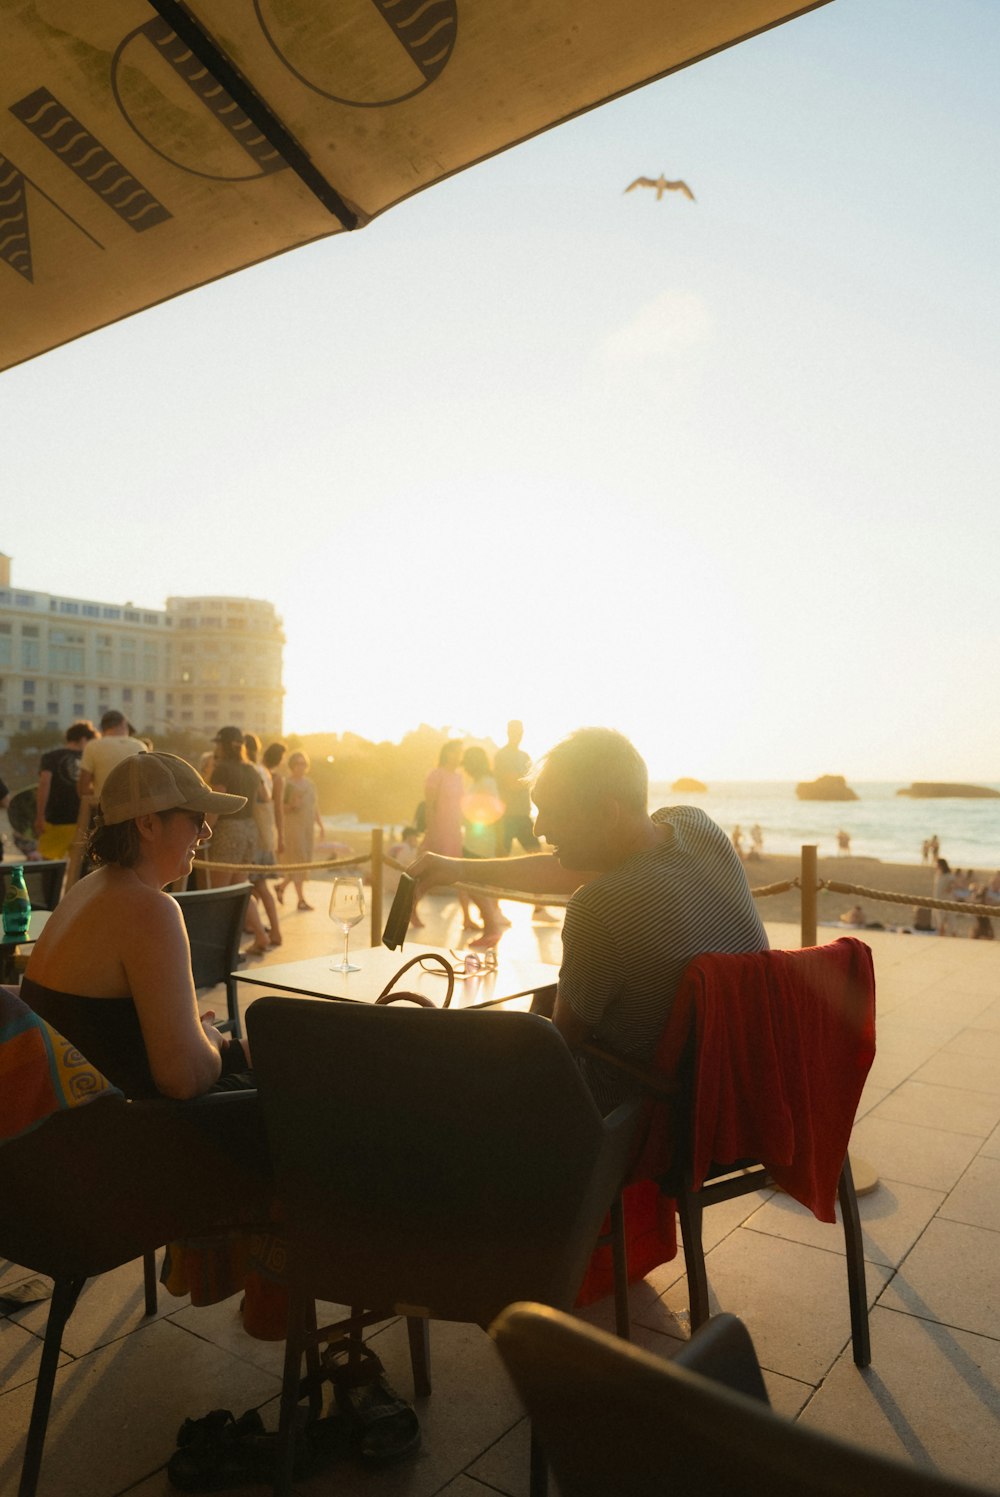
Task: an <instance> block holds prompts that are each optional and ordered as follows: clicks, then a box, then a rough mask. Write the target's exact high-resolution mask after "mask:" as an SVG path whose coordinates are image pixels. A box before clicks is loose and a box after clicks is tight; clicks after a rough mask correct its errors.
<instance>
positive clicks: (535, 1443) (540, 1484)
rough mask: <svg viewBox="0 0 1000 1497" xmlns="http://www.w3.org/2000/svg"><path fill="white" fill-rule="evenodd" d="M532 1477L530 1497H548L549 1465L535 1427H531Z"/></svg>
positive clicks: (529, 1483)
mask: <svg viewBox="0 0 1000 1497" xmlns="http://www.w3.org/2000/svg"><path fill="white" fill-rule="evenodd" d="M530 1462H531V1465H530V1472H531V1474H530V1476H529V1478H528V1497H548V1490H549V1463H548V1461H547V1460H546V1459H545V1451H544V1450H543V1449H542V1445H541V1441H540V1440H539V1438H538V1436H537V1435H536V1434H535V1426H534V1425H532V1426H531V1456H530Z"/></svg>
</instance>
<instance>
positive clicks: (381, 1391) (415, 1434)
mask: <svg viewBox="0 0 1000 1497" xmlns="http://www.w3.org/2000/svg"><path fill="white" fill-rule="evenodd" d="M351 1352H352V1348H350V1347H349V1346H345V1345H344V1344H343V1343H342V1344H341V1345H339V1346H337V1347H336V1348H334V1347H327V1349H326V1351H325V1352H324V1353H323V1356H322V1363H323V1369H324V1371H325V1373H326V1375H327V1376H328V1377H329V1379H330V1382H331V1383H332V1384H333V1391H334V1398H335V1399H336V1403H337V1407H338V1408H339V1409H340V1411H341V1413H342V1414H345V1415H347V1416H349V1418H350V1419H351V1421H352V1422H353V1432H352V1446H353V1449H354V1453H355V1454H356V1455H358V1456H359V1457H360V1458H361V1460H363V1461H365V1462H366V1463H367V1464H369V1465H372V1466H382V1465H388V1464H389V1463H390V1462H392V1461H398V1460H402V1459H403V1458H404V1457H405V1456H408V1455H412V1454H413V1452H414V1451H415V1450H417V1449H419V1446H420V1423H419V1421H418V1419H417V1415H416V1412H415V1410H414V1409H413V1408H412V1407H411V1405H410V1404H408V1403H407V1402H406V1399H405V1398H401V1397H400V1396H399V1394H398V1393H397V1392H396V1391H395V1389H393V1388H391V1387H390V1386H389V1384H388V1382H387V1381H386V1376H385V1368H384V1367H383V1366H382V1363H381V1360H380V1359H379V1358H378V1357H377V1356H376V1354H375V1352H373V1351H372V1350H371V1348H370V1347H368V1346H363V1347H361V1349H360V1353H359V1352H358V1351H357V1350H356V1349H355V1350H354V1356H353V1358H352V1355H351Z"/></svg>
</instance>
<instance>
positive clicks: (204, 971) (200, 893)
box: [174, 884, 250, 1035]
mask: <svg viewBox="0 0 1000 1497" xmlns="http://www.w3.org/2000/svg"><path fill="white" fill-rule="evenodd" d="M174 898H175V899H176V901H177V903H178V904H179V905H180V907H181V914H182V915H183V916H184V924H185V926H186V927H187V933H188V940H189V941H190V942H191V970H192V972H193V973H194V985H195V987H196V988H213V987H215V985H216V983H219V982H224V983H225V985H226V1008H227V1011H228V1015H229V1017H228V1019H226V1020H224V1021H223V1023H222V1024H220V1025H218V1026H217V1027H218V1028H220V1029H227V1030H231V1031H232V1033H233V1034H236V1035H240V1034H242V1033H243V1030H242V1026H241V1024H240V1009H239V1004H238V1002H237V998H236V979H235V977H233V975H232V974H233V972H235V970H236V968H237V966H238V964H239V958H240V940H241V937H242V935H243V922H244V920H245V919H246V913H247V905H248V903H249V902H250V885H249V884H226V885H225V886H224V887H223V888H221V889H186V890H185V891H184V892H183V893H181V894H175V895H174Z"/></svg>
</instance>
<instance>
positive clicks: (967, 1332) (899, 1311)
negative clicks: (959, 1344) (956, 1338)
mask: <svg viewBox="0 0 1000 1497" xmlns="http://www.w3.org/2000/svg"><path fill="white" fill-rule="evenodd" d="M878 1308H879V1309H880V1310H885V1311H886V1312H887V1313H888V1314H889V1315H902V1316H905V1317H906V1318H907V1319H908V1320H919V1321H922V1323H923V1324H924V1325H929V1326H940V1328H941V1329H942V1330H944V1331H958V1332H959V1334H960V1335H963V1336H979V1337H981V1338H982V1340H983V1341H995V1342H997V1344H998V1345H1000V1332H997V1333H993V1332H991V1331H981V1330H978V1329H976V1330H973V1329H972V1327H971V1326H967V1325H956V1324H955V1322H954V1321H951V1320H935V1319H934V1317H933V1316H931V1315H921V1314H919V1313H918V1312H917V1311H916V1310H904V1309H903V1308H902V1307H901V1306H899V1305H883V1304H879V1306H878Z"/></svg>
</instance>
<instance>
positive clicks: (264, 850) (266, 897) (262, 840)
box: [243, 733, 281, 946]
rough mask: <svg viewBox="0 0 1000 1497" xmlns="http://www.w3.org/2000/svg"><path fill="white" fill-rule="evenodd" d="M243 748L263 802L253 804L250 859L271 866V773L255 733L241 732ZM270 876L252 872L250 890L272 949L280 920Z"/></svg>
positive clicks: (274, 854)
mask: <svg viewBox="0 0 1000 1497" xmlns="http://www.w3.org/2000/svg"><path fill="white" fill-rule="evenodd" d="M243 747H244V748H245V749H246V754H247V758H248V759H249V761H250V763H251V764H252V766H253V768H254V771H255V772H256V774H257V777H258V779H259V780H260V783H261V788H262V789H263V792H264V799H263V800H259V799H258V800H257V801H255V802H254V808H253V819H254V824H255V825H256V828H257V846H256V847H255V848H254V855H253V860H254V863H256V864H257V866H258V867H264V866H271V867H273V866H274V864H275V863H276V862H277V850H278V838H277V833H276V831H275V825H274V781H273V779H272V777H271V771H270V770H269V769H268V768H267V766H266V765H264V764H261V763H260V762H259V760H260V739H259V738H258V737H257V734H256V733H244V735H243ZM269 877H270V874H267V873H251V874H250V875H249V878H250V887H251V889H252V890H253V897H254V899H256V901H257V903H258V904H259V905H260V906H261V908H262V909H263V911H264V914H265V915H266V917H267V923H268V932H267V938H268V942H269V943H270V945H272V946H280V945H281V921H280V920H279V918H278V906H277V904H276V902H275V898H274V895H273V894H272V893H271V886H270V884H269V883H268V879H269Z"/></svg>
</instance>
